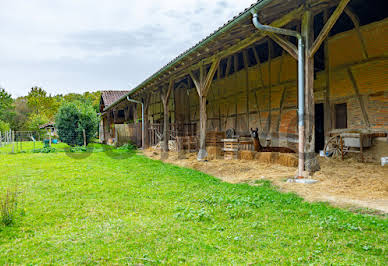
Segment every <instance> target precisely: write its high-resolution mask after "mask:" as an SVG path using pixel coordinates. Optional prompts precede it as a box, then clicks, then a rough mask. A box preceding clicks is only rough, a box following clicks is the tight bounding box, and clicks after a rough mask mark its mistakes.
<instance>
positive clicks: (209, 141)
mask: <svg viewBox="0 0 388 266" xmlns="http://www.w3.org/2000/svg"><path fill="white" fill-rule="evenodd" d="M224 138H225V132H220V131H210V132H207V133H206V146H209V147H210V146H211V147H214V146H216V147H222V146H223V145H224V143H223V142H222V141H221V140H222V139H224Z"/></svg>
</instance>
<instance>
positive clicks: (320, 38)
mask: <svg viewBox="0 0 388 266" xmlns="http://www.w3.org/2000/svg"><path fill="white" fill-rule="evenodd" d="M349 2H350V0H341V2H340V3H339V4H338V6H337V8H336V9H335V10H334V12H333V14H332V15H331V17H330V18H329V19H328V21H327V22H326V24H325V26H323V29H322V30H321V32H320V33H319V35H318V37H317V38H316V40H315V41H314V43H313V45H312V46H311V47H310V48H309V49H308V57H313V56H314V54H315V53H316V52H317V51H318V49H319V47H320V46H321V44H322V42H323V40H324V39H325V38H326V37H327V35H328V34H329V32H330V30H331V29H332V28H333V26H334V24H335V23H336V22H337V20H338V18H339V17H340V16H341V14H342V12H343V11H344V9H345V7H346V6H347V4H348V3H349Z"/></svg>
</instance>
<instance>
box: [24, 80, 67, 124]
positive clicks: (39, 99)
mask: <svg viewBox="0 0 388 266" xmlns="http://www.w3.org/2000/svg"><path fill="white" fill-rule="evenodd" d="M26 99H27V105H28V107H29V108H30V109H31V112H32V113H34V114H44V115H45V116H46V117H48V118H49V119H53V118H54V116H55V114H56V113H57V111H58V109H59V107H60V105H61V101H60V99H58V98H57V97H52V96H51V95H47V92H46V91H45V90H43V89H42V88H39V87H33V88H31V90H30V92H29V93H28V95H27V96H26Z"/></svg>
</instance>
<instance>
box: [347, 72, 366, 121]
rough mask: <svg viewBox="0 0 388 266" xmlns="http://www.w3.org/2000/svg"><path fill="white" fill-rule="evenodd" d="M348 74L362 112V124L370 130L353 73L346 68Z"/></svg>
mask: <svg viewBox="0 0 388 266" xmlns="http://www.w3.org/2000/svg"><path fill="white" fill-rule="evenodd" d="M348 74H349V78H350V81H351V82H352V85H353V89H354V92H355V94H356V97H357V99H358V102H359V104H360V108H361V111H362V116H363V118H364V123H365V125H366V126H367V127H368V128H370V123H369V118H368V113H367V111H366V108H365V104H364V101H363V100H362V97H361V94H360V90H359V88H358V85H357V82H356V79H355V78H354V75H353V72H352V70H351V69H350V68H348Z"/></svg>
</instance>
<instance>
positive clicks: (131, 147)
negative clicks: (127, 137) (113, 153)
mask: <svg viewBox="0 0 388 266" xmlns="http://www.w3.org/2000/svg"><path fill="white" fill-rule="evenodd" d="M117 149H118V150H125V151H133V150H136V146H134V145H133V144H132V143H127V144H124V145H123V146H120V147H118V148H117Z"/></svg>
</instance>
